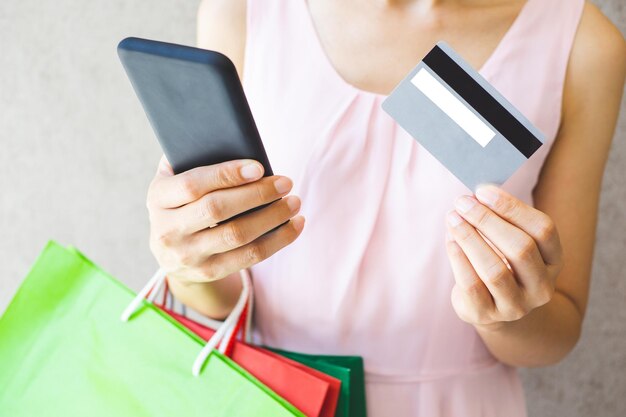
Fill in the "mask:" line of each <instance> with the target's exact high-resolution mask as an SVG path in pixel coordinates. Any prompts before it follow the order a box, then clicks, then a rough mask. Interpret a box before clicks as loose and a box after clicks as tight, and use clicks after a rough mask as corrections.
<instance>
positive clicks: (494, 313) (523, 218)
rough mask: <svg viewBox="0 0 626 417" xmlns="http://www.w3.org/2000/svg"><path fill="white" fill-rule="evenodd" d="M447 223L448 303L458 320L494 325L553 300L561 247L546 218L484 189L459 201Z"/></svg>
mask: <svg viewBox="0 0 626 417" xmlns="http://www.w3.org/2000/svg"><path fill="white" fill-rule="evenodd" d="M446 220H447V228H448V239H447V242H446V248H447V252H448V257H449V259H450V263H451V265H452V270H453V272H454V277H455V281H456V285H455V286H454V288H453V290H452V305H453V306H454V309H455V311H456V313H457V314H458V316H459V317H460V318H461V319H462V320H464V321H466V322H468V323H471V324H473V325H475V326H477V327H487V328H491V327H494V326H496V327H497V326H498V325H500V324H503V323H505V322H510V321H514V320H519V319H521V318H523V317H524V316H526V315H527V314H528V313H529V312H530V311H532V310H533V309H535V308H537V307H540V306H542V305H544V304H546V303H547V302H549V301H550V300H551V299H552V296H553V294H554V288H555V281H556V277H557V275H558V274H559V271H560V270H561V266H562V249H561V243H560V241H559V236H558V233H557V230H556V227H555V224H554V222H553V221H552V219H550V217H549V216H548V215H546V214H545V213H542V212H541V211H539V210H537V209H535V208H533V207H531V206H529V205H527V204H525V203H524V202H522V201H520V200H518V199H517V198H515V197H513V196H512V195H510V194H509V193H507V192H505V191H503V190H502V189H500V188H498V187H496V186H493V185H486V186H481V187H479V188H478V190H477V191H476V194H475V197H472V196H461V197H459V198H458V199H457V200H456V201H455V210H452V211H450V212H449V213H448V214H447V218H446ZM479 232H480V233H479ZM481 234H482V235H483V236H485V237H486V238H487V239H488V240H489V241H490V243H488V242H487V241H486V240H485V239H484V238H483V236H481Z"/></svg>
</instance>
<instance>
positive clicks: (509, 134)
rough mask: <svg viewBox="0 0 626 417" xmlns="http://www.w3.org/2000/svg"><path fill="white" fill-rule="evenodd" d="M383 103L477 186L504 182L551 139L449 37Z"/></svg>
mask: <svg viewBox="0 0 626 417" xmlns="http://www.w3.org/2000/svg"><path fill="white" fill-rule="evenodd" d="M382 107H383V109H384V110H385V111H386V112H387V113H389V115H390V116H391V117H393V118H394V119H395V120H396V122H398V124H399V125H400V126H401V127H402V128H403V129H404V130H406V131H407V132H408V133H409V134H410V135H411V136H413V137H414V138H415V140H417V141H418V142H419V143H420V144H421V145H422V146H423V147H424V148H426V149H427V150H428V151H429V152H430V153H431V154H432V155H433V156H434V157H435V158H437V159H438V160H439V162H441V163H442V164H443V165H444V166H445V167H446V168H448V170H449V171H450V172H452V173H453V174H454V175H455V176H456V177H457V178H458V179H459V180H461V182H463V184H465V185H466V186H467V187H468V188H469V189H470V190H472V191H474V190H475V189H476V186H477V185H478V184H481V183H493V184H503V183H504V182H505V181H506V180H507V179H508V178H509V177H510V176H511V175H513V173H514V172H515V171H516V170H517V169H518V168H519V167H520V166H521V165H522V164H523V163H524V162H525V161H526V160H527V159H528V158H530V157H531V155H532V154H533V153H535V152H536V151H537V149H539V147H540V146H541V145H542V144H543V142H544V140H545V138H544V135H543V134H542V133H541V132H540V131H539V129H537V128H536V127H535V126H533V124H532V123H530V121H528V119H526V118H525V117H524V116H523V115H522V114H521V113H520V112H519V110H517V109H516V108H515V107H513V105H512V104H511V103H509V102H508V101H507V100H506V99H505V98H504V97H503V96H502V95H501V94H500V93H498V91H497V90H496V89H495V88H494V87H493V86H492V85H491V84H489V83H488V82H487V81H486V80H485V79H484V78H483V77H482V76H481V75H480V74H478V72H476V71H475V70H474V69H473V68H472V67H471V66H470V65H469V64H468V63H467V62H465V61H464V60H463V58H461V57H460V56H459V55H458V54H457V53H456V52H455V51H454V50H453V49H452V48H451V47H450V46H449V45H447V44H446V43H445V42H439V43H437V45H436V46H435V47H434V48H433V49H432V50H431V51H430V52H429V53H428V54H427V55H426V56H425V57H424V59H423V60H422V61H421V62H420V63H419V64H418V65H417V66H416V67H415V68H413V69H412V70H411V72H409V74H408V75H407V76H406V77H405V78H404V79H403V80H402V81H401V82H400V84H398V86H397V87H396V88H395V89H394V90H393V91H392V92H391V94H390V95H389V97H387V98H386V99H385V101H383V103H382Z"/></svg>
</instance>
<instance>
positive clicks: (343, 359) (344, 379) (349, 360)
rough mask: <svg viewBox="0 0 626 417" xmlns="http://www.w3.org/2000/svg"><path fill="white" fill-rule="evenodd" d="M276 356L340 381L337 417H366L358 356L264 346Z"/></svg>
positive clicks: (360, 362)
mask: <svg viewBox="0 0 626 417" xmlns="http://www.w3.org/2000/svg"><path fill="white" fill-rule="evenodd" d="M265 348H266V349H268V350H272V351H274V352H276V353H277V354H280V355H283V356H285V357H287V358H290V359H292V360H295V361H297V362H301V363H303V364H304V365H306V366H309V367H311V368H314V369H317V370H319V371H321V372H324V373H325V374H328V375H332V376H334V377H335V378H337V379H339V380H340V381H341V394H340V395H339V402H338V403H337V413H336V416H337V417H366V415H367V411H366V405H365V376H364V370H363V358H361V357H360V356H340V355H312V354H305V353H300V352H291V351H287V350H282V349H276V348H273V347H268V346H265Z"/></svg>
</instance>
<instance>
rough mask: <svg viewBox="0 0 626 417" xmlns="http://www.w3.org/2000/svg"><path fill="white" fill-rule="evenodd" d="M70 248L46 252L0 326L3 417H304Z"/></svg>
mask: <svg viewBox="0 0 626 417" xmlns="http://www.w3.org/2000/svg"><path fill="white" fill-rule="evenodd" d="M133 296H134V294H133V293H132V292H131V291H130V290H129V289H127V288H126V287H124V286H123V285H122V284H121V283H119V282H118V281H116V280H115V279H114V278H112V277H111V276H109V275H107V274H106V273H105V272H103V271H102V270H101V269H99V268H98V267H97V266H95V265H94V264H93V263H92V262H90V261H89V260H88V259H87V258H85V257H84V256H83V255H81V254H80V253H79V252H78V251H77V250H75V249H72V248H68V249H66V248H63V247H62V246H60V245H58V244H56V243H54V242H50V243H48V245H47V246H46V248H45V249H44V251H43V253H42V254H41V255H40V256H39V258H38V259H37V261H36V263H35V265H34V266H33V267H32V269H31V271H30V272H29V274H28V276H27V277H26V279H25V280H24V282H23V283H22V285H21V287H20V289H19V290H18V292H17V294H16V295H15V297H14V298H13V300H12V302H11V304H10V305H9V307H8V309H7V311H6V312H5V313H4V315H3V317H2V319H0V416H10V417H21V416H28V417H32V416H46V417H47V416H52V417H56V416H59V417H74V416H77V417H78V416H80V417H84V416H89V417H105V416H106V417H110V416H115V417H126V416H129V417H130V416H133V417H142V416H146V417H148V416H150V417H158V416H168V417H169V416H172V415H176V416H178V415H180V416H185V417H192V416H203V417H206V416H210V417H254V416H272V417H274V416H277V417H292V416H298V417H304V414H302V413H301V412H299V411H298V410H297V409H296V408H294V407H293V406H292V405H291V404H289V403H287V402H286V401H285V400H284V399H282V398H281V397H279V396H278V395H276V394H275V393H274V392H272V391H271V390H269V389H268V388H267V387H265V386H264V385H263V384H261V383H260V382H259V381H258V380H257V379H255V378H254V377H253V376H252V375H250V374H249V373H248V372H246V371H245V370H243V369H242V368H241V367H239V366H238V365H237V364H235V363H234V362H232V361H231V360H230V359H229V358H227V357H225V356H223V355H221V354H220V353H218V352H217V351H213V352H212V353H211V355H210V356H209V358H208V361H207V362H206V364H205V365H204V368H203V370H202V372H201V374H200V375H199V376H198V377H194V376H193V375H192V373H191V365H192V363H193V362H194V359H195V357H196V355H197V354H198V352H199V351H200V350H201V349H202V347H203V344H204V342H203V341H202V340H201V339H200V338H199V337H197V336H195V335H194V334H192V333H191V332H190V331H188V330H187V329H185V328H184V327H183V326H181V325H180V324H178V322H176V321H175V320H173V319H171V318H170V317H169V316H168V315H167V314H165V313H163V312H161V311H160V310H159V309H157V308H156V307H154V306H152V305H151V304H149V303H144V305H143V307H142V308H141V309H140V311H139V312H137V313H136V314H135V316H134V317H133V318H132V319H131V320H130V321H129V322H122V321H121V320H120V313H121V312H122V310H124V308H125V307H126V306H127V305H128V304H129V303H130V302H131V300H132V299H133Z"/></svg>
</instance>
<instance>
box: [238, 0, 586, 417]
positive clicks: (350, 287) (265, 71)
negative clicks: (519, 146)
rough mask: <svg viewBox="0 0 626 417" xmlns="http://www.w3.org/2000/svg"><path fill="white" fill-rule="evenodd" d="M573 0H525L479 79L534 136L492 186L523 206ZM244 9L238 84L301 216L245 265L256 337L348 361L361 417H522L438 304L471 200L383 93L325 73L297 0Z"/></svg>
mask: <svg viewBox="0 0 626 417" xmlns="http://www.w3.org/2000/svg"><path fill="white" fill-rule="evenodd" d="M583 4H584V2H583V0H528V2H527V3H526V5H525V6H524V7H523V9H522V11H521V13H520V15H519V16H518V18H517V19H516V20H515V22H514V24H513V25H512V27H511V28H510V30H509V31H508V32H507V33H506V35H505V36H504V38H503V39H502V41H501V42H500V44H499V46H498V47H497V48H496V50H495V51H494V52H493V55H492V56H491V57H490V58H489V59H488V61H487V62H486V63H485V65H484V66H483V67H482V69H481V70H480V73H481V74H482V75H483V76H484V77H485V78H486V79H487V80H488V81H489V82H491V83H492V84H493V85H494V86H495V87H496V88H497V89H498V90H499V91H500V92H501V93H502V94H503V95H504V96H505V97H506V98H507V99H508V100H509V101H511V102H512V103H513V104H514V105H515V106H516V107H518V108H519V109H520V111H521V112H522V113H524V114H525V115H526V117H528V118H529V119H530V120H531V121H532V122H533V123H534V124H535V125H536V126H537V127H538V128H539V129H540V130H541V131H542V132H543V133H545V134H546V137H547V141H546V144H545V145H544V146H543V147H542V148H541V149H540V150H539V151H538V152H537V153H536V154H535V155H533V156H532V157H531V158H530V160H529V161H528V162H527V163H526V164H525V165H524V166H523V167H522V168H521V169H520V170H519V171H518V172H517V173H516V174H515V175H514V176H513V177H512V178H511V179H510V180H509V181H508V182H507V183H506V184H505V185H504V188H505V189H507V190H508V191H509V192H512V193H513V194H514V195H516V196H517V197H518V198H520V199H522V200H523V201H525V202H527V203H532V201H533V200H532V195H531V191H532V189H533V187H534V186H535V184H536V181H537V178H538V174H539V172H540V170H541V167H542V165H543V162H544V160H545V158H546V156H547V154H548V152H549V150H550V148H551V145H552V143H553V141H554V138H555V135H556V133H557V130H558V128H559V121H560V113H561V99H562V92H563V82H564V77H565V70H566V66H567V61H568V57H569V53H570V49H571V45H572V42H573V38H574V35H575V32H576V29H577V26H578V22H579V20H580V16H581V13H582V8H583ZM247 13H248V17H247V35H246V37H247V42H246V52H245V65H244V76H243V80H244V88H245V91H246V93H247V95H248V98H249V101H250V105H251V107H252V111H253V113H254V116H255V118H256V121H257V124H258V128H259V130H260V133H261V137H262V138H263V141H264V143H265V146H266V149H267V152H268V155H269V159H270V161H271V163H272V166H273V168H274V172H276V173H279V174H282V175H287V176H289V177H290V178H292V179H293V181H294V190H293V193H294V194H295V195H299V196H300V197H301V199H302V209H301V211H302V214H303V215H304V216H305V217H306V225H305V228H304V231H303V232H302V235H301V236H300V238H299V239H298V240H297V241H296V242H294V243H293V244H292V245H290V246H288V247H287V248H285V249H284V250H282V251H280V252H279V253H277V254H276V255H274V256H272V257H271V258H269V259H267V260H265V261H264V262H261V263H260V264H258V265H256V266H254V267H253V268H252V275H253V280H254V287H255V294H256V300H255V311H254V325H255V328H256V334H255V337H256V338H257V340H258V341H260V342H263V343H265V344H267V345H270V346H276V347H281V348H285V349H289V350H295V351H301V352H311V353H323V354H347V355H361V356H362V357H363V358H364V361H365V371H366V394H367V408H368V416H369V417H402V416H420V417H421V416H424V417H439V416H454V417H458V416H472V417H473V416H476V417H478V416H481V417H485V416H487V417H489V416H494V417H495V416H506V417H518V416H525V415H526V409H525V402H524V393H523V390H522V386H521V384H520V379H519V377H518V374H517V371H516V370H515V369H514V368H511V367H509V366H506V365H504V364H502V363H500V362H498V361H497V360H496V359H494V357H493V356H492V355H491V354H490V353H489V351H488V350H487V349H486V347H485V345H484V344H483V342H482V340H481V339H480V337H479V336H478V335H477V333H476V332H475V330H474V328H473V327H472V326H471V325H468V324H466V323H464V322H463V321H461V320H460V319H459V318H458V317H457V316H456V314H455V312H454V310H453V308H452V305H451V303H450V292H451V289H452V286H453V284H454V277H453V275H452V271H451V268H450V264H449V261H448V258H447V256H446V252H445V245H444V240H445V214H446V212H447V211H448V210H450V209H452V208H453V201H454V199H455V198H456V197H457V196H459V195H461V194H467V193H469V190H468V189H467V188H466V187H465V186H464V185H463V184H461V183H460V182H459V181H458V180H457V179H456V178H455V177H454V176H453V175H452V174H450V173H449V172H448V171H447V170H446V169H445V168H444V167H443V166H442V165H441V164H440V163H439V162H438V161H437V160H436V159H434V158H433V157H432V156H431V155H430V154H429V153H428V152H427V151H426V150H425V149H424V148H422V147H421V146H420V145H419V144H418V143H417V142H416V141H415V140H414V139H413V138H411V137H410V136H409V135H408V134H407V133H406V132H404V131H403V130H402V129H401V128H400V127H399V126H398V125H397V124H396V123H395V122H394V120H393V119H391V118H390V117H389V116H388V115H387V114H386V113H385V112H384V111H383V110H382V109H381V107H380V104H381V102H382V101H383V100H384V98H385V96H384V95H381V94H374V93H371V92H367V91H362V90H359V89H357V88H355V87H354V86H351V85H350V84H348V83H346V82H345V81H344V80H343V79H342V78H341V77H340V76H339V75H338V74H337V72H336V71H335V70H334V68H333V67H332V65H331V63H330V62H329V60H328V58H327V57H326V55H325V53H324V51H323V49H322V47H321V45H320V43H319V39H318V37H317V34H316V32H315V28H314V26H313V22H312V20H311V17H310V14H309V11H308V7H307V3H306V1H305V0H249V1H248V10H247ZM346 24H349V22H346ZM452 46H453V47H454V45H452ZM416 64H417V62H416Z"/></svg>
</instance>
